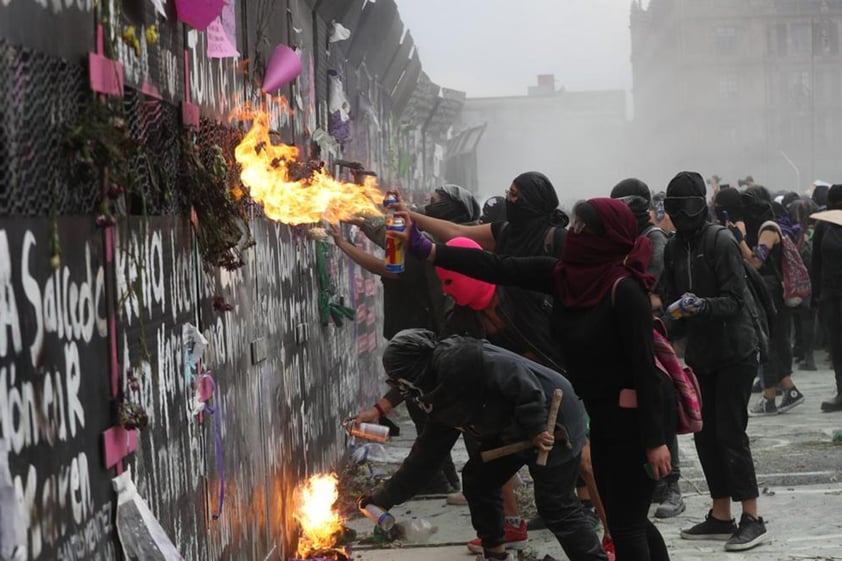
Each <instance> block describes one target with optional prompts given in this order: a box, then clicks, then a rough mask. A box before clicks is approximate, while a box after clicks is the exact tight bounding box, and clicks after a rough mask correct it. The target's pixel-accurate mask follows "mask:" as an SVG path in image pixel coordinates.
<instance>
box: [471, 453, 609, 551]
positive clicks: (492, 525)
mask: <svg viewBox="0 0 842 561" xmlns="http://www.w3.org/2000/svg"><path fill="white" fill-rule="evenodd" d="M531 457H532V458H534V455H533V456H531ZM579 459H580V457H579V456H575V457H573V458H571V459H570V460H568V461H566V462H564V463H562V464H559V465H549V466H545V467H541V466H539V465H536V464H535V463H534V460H531V461H530V462H529V473H530V475H532V480H533V481H534V484H535V506H536V507H537V508H538V514H539V515H540V516H541V518H542V519H543V520H544V522H545V523H546V524H547V528H549V529H550V531H552V533H553V534H555V537H556V538H557V539H558V542H559V543H560V544H561V547H562V549H564V553H565V554H566V555H567V557H568V558H569V559H570V560H571V561H579V560H596V559H599V560H601V561H605V560H607V559H608V557H607V556H606V555H605V552H604V551H603V550H602V544H600V542H599V538H597V535H596V532H594V529H593V526H592V524H591V522H590V520H589V519H588V518H587V517H586V516H585V510H584V509H583V508H582V504H581V503H580V502H579V499H578V497H576V492H575V488H576V478H577V477H578V475H579ZM526 463H527V459H526V457H525V456H523V455H520V454H514V455H511V456H506V457H504V458H500V459H499V460H494V461H492V462H488V463H484V462H483V461H482V459H481V458H479V457H477V456H471V458H470V459H469V460H468V463H467V464H465V469H463V470H462V479H463V492H464V493H465V498H466V499H467V500H468V507H469V508H470V510H471V523H472V524H473V526H474V529H475V530H476V531H477V535H478V536H479V537H480V539H481V540H482V545H483V547H485V548H486V549H488V548H491V547H495V546H498V545H501V544H503V543H504V520H503V500H502V498H501V496H500V490H501V488H502V486H503V484H504V483H505V482H506V481H508V480H509V479H510V478H511V477H512V476H513V475H514V474H515V473H517V471H518V470H519V469H520V468H521V467H522V466H523V465H524V464H526Z"/></svg>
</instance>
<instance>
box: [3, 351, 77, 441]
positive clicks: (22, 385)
mask: <svg viewBox="0 0 842 561" xmlns="http://www.w3.org/2000/svg"><path fill="white" fill-rule="evenodd" d="M16 374H17V372H16V365H15V364H14V363H12V364H10V365H8V366H2V367H0V403H5V404H8V407H4V408H2V409H0V434H5V435H8V437H9V441H10V442H11V443H12V450H13V451H14V452H16V453H20V451H21V450H22V449H23V448H24V447H25V446H32V445H34V444H38V443H39V442H40V441H41V440H42V439H43V440H45V441H46V442H48V443H49V444H51V445H52V444H54V443H55V441H56V439H58V441H62V442H65V441H67V440H68V439H69V438H73V437H75V436H76V434H77V432H78V433H79V434H81V433H82V431H83V430H84V428H85V410H84V408H83V407H82V402H81V401H80V399H79V389H80V387H81V369H80V367H79V349H78V348H77V346H76V343H75V342H71V343H66V344H65V346H64V373H63V375H62V374H61V373H59V372H48V373H46V375H45V376H44V377H43V379H42V380H39V381H37V382H33V381H32V380H29V379H27V380H23V381H18V380H17V379H16ZM35 383H38V384H40V386H41V387H40V388H39V389H40V394H41V395H40V398H39V397H38V396H37V395H36V391H35V387H34V384H35Z"/></svg>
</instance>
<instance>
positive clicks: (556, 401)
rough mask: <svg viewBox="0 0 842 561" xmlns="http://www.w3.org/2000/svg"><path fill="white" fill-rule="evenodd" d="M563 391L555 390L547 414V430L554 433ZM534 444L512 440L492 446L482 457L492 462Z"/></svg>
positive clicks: (545, 461) (485, 460)
mask: <svg viewBox="0 0 842 561" xmlns="http://www.w3.org/2000/svg"><path fill="white" fill-rule="evenodd" d="M562 395H563V394H562V391H561V390H559V389H557V390H555V392H553V399H552V402H551V403H550V414H549V415H548V416H547V426H548V427H549V428H548V429H547V431H548V432H549V433H550V434H554V432H555V431H554V430H553V429H555V422H556V419H557V418H558V408H559V405H560V404H561V397H562ZM533 446H534V444H533V443H532V441H531V440H521V441H520V442H512V443H511V444H504V445H503V446H500V447H499V448H492V449H491V450H486V451H485V452H481V453H480V457H482V461H483V462H490V461H492V460H496V459H498V458H502V457H504V456H508V455H509V454H517V453H518V452H523V451H524V450H529V449H530V448H532V447H533ZM540 459H541V456H540V454H539V455H538V460H539V461H540ZM546 463H547V460H546V458H545V459H544V463H543V464H540V465H546Z"/></svg>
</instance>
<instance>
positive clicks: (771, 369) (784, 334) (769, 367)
mask: <svg viewBox="0 0 842 561" xmlns="http://www.w3.org/2000/svg"><path fill="white" fill-rule="evenodd" d="M775 305H776V306H777V307H778V315H777V316H775V319H774V321H773V322H772V330H771V333H769V359H768V360H767V361H766V364H764V365H763V387H764V388H766V389H771V388H776V387H777V386H778V384H780V383H781V380H783V379H784V378H786V377H787V376H789V375H790V374H792V315H793V312H792V308H788V307H787V306H786V305H784V301H783V297H781V298H780V300H778V299H776V301H775Z"/></svg>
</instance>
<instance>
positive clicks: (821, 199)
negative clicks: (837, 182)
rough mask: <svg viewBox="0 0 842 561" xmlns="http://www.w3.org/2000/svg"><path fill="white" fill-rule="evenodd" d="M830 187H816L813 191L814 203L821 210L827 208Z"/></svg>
mask: <svg viewBox="0 0 842 561" xmlns="http://www.w3.org/2000/svg"><path fill="white" fill-rule="evenodd" d="M829 191H830V187H828V186H827V185H816V187H815V188H814V189H813V202H814V203H816V205H818V207H819V209H824V208H825V207H826V206H827V194H828V192H829Z"/></svg>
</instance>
